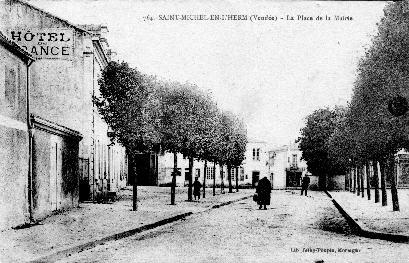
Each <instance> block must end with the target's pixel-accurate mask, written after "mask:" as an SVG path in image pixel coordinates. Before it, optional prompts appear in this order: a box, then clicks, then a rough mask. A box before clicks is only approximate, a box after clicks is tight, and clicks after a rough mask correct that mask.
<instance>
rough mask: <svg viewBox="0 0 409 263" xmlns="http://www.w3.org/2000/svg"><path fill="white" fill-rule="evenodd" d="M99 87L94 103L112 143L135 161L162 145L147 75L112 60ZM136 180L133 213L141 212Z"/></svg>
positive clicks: (103, 74) (105, 69)
mask: <svg viewBox="0 0 409 263" xmlns="http://www.w3.org/2000/svg"><path fill="white" fill-rule="evenodd" d="M98 84H99V89H100V90H99V91H100V94H98V95H97V96H94V98H93V101H94V103H95V105H96V106H97V108H98V111H99V113H100V114H101V116H102V118H103V119H104V120H105V122H106V123H107V124H108V126H109V127H111V129H112V132H111V133H110V134H109V136H110V138H111V140H112V141H113V142H115V141H117V142H119V143H121V144H122V145H123V146H124V147H125V148H126V149H127V152H128V154H129V155H130V156H131V158H135V156H136V154H139V153H141V152H149V151H151V150H153V149H155V147H156V146H157V145H158V144H159V142H160V134H159V133H158V132H157V130H156V129H155V125H154V123H155V122H156V118H155V117H154V116H155V115H156V114H157V113H156V110H157V107H156V106H157V104H156V103H155V100H154V99H153V96H152V94H153V90H152V89H150V87H149V85H147V82H146V78H145V76H144V75H142V74H141V73H140V72H139V71H138V70H136V69H133V68H131V67H129V65H128V64H127V63H125V62H122V63H117V62H114V61H112V62H109V63H108V65H107V66H106V67H105V68H104V70H103V71H102V74H101V77H100V78H99V79H98ZM136 177H137V176H136V175H135V182H134V202H133V210H137V203H136V191H137V190H136Z"/></svg>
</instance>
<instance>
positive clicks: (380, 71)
mask: <svg viewBox="0 0 409 263" xmlns="http://www.w3.org/2000/svg"><path fill="white" fill-rule="evenodd" d="M407 10H408V2H407V1H402V2H394V3H390V4H389V5H388V6H387V7H386V8H385V10H384V13H385V16H384V17H383V18H382V20H381V21H380V23H379V24H378V34H377V35H376V36H375V37H374V39H373V41H372V45H371V47H370V48H369V49H368V50H367V51H366V53H365V56H364V57H363V58H362V59H361V61H360V63H359V66H358V75H357V81H356V83H355V89H354V94H353V98H352V102H351V112H352V114H353V115H354V116H355V118H356V119H357V120H359V121H360V123H361V124H358V125H356V126H355V127H353V128H354V130H355V131H356V138H357V140H358V141H359V143H360V144H361V145H362V146H363V147H362V148H363V149H364V152H363V153H364V154H363V155H364V156H365V157H366V158H367V159H370V160H372V161H374V163H376V162H378V161H379V163H380V166H381V188H382V203H383V204H385V205H386V189H385V178H383V177H385V175H386V177H388V178H389V180H390V184H391V193H392V203H393V210H394V211H398V210H399V202H398V195H397V189H396V184H395V180H396V175H395V172H394V169H393V168H392V167H394V166H393V161H394V155H395V154H396V152H397V151H398V150H399V149H401V148H406V149H407V148H408V138H407V136H406V135H405V134H407V126H408V125H407V123H408V116H402V117H399V115H401V114H396V109H398V108H399V107H398V108H396V107H391V105H392V106H393V105H395V106H396V98H400V99H399V101H398V102H399V103H398V104H400V105H402V103H401V102H402V101H403V100H402V99H405V98H408V93H409V90H408V89H407V80H408V79H409V74H408V72H409V66H408V63H407V61H408V58H409V40H408V37H409V25H408V24H409V23H408V22H409V17H408V16H407ZM394 108H396V109H395V110H394ZM391 112H392V113H393V114H391ZM404 112H405V111H401V113H404ZM394 115H395V116H394ZM397 116H398V117H397ZM375 194H376V193H375ZM375 200H376V197H375Z"/></svg>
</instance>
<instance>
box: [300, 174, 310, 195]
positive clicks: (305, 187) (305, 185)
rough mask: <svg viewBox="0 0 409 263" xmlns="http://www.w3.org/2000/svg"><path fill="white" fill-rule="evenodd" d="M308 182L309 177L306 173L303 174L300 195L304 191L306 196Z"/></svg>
mask: <svg viewBox="0 0 409 263" xmlns="http://www.w3.org/2000/svg"><path fill="white" fill-rule="evenodd" d="M309 184H310V178H309V177H308V175H305V176H304V178H303V179H302V183H301V195H302V193H303V192H304V191H305V196H307V190H308V185H309Z"/></svg>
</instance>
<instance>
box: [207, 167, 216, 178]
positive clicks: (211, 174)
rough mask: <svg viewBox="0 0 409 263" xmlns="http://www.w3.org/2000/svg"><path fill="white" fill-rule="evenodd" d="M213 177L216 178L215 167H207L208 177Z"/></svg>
mask: <svg viewBox="0 0 409 263" xmlns="http://www.w3.org/2000/svg"><path fill="white" fill-rule="evenodd" d="M213 178H214V170H213V167H206V179H213Z"/></svg>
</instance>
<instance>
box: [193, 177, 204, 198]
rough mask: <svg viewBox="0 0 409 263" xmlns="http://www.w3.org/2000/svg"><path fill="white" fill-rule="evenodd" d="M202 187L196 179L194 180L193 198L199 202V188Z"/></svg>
mask: <svg viewBox="0 0 409 263" xmlns="http://www.w3.org/2000/svg"><path fill="white" fill-rule="evenodd" d="M201 187H202V184H201V183H200V182H199V180H198V178H197V177H196V178H195V182H194V183H193V196H194V197H195V200H196V197H197V198H198V200H200V188H201Z"/></svg>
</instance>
